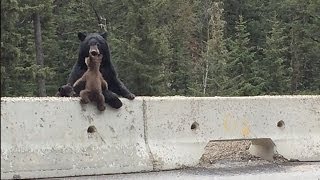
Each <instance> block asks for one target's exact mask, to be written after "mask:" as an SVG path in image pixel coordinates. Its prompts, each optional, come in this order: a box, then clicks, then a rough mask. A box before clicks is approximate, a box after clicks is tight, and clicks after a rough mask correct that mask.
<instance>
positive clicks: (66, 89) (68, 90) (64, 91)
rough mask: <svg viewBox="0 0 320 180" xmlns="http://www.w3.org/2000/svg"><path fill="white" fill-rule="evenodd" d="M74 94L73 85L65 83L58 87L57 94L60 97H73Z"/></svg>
mask: <svg viewBox="0 0 320 180" xmlns="http://www.w3.org/2000/svg"><path fill="white" fill-rule="evenodd" d="M73 95H74V91H73V87H72V86H71V85H69V84H66V85H63V86H61V87H60V88H59V89H58V93H57V96H59V97H72V96H73Z"/></svg>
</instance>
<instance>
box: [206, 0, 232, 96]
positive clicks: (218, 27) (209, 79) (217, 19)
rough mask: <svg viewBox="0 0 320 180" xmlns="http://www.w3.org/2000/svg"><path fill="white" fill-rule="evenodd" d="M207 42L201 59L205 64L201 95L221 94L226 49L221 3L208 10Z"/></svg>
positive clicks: (224, 80)
mask: <svg viewBox="0 0 320 180" xmlns="http://www.w3.org/2000/svg"><path fill="white" fill-rule="evenodd" d="M208 13H209V17H210V18H209V22H208V29H207V30H208V32H207V35H208V40H207V48H206V51H205V52H204V55H203V58H204V62H205V74H204V79H203V94H204V95H206V94H208V95H211V96H214V95H221V94H223V89H224V85H225V82H226V78H227V77H226V69H225V65H226V59H227V49H226V44H225V39H224V25H225V21H224V20H223V3H222V2H214V3H213V4H212V7H211V8H210V9H208Z"/></svg>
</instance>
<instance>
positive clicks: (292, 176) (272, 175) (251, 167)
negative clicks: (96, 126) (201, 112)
mask: <svg viewBox="0 0 320 180" xmlns="http://www.w3.org/2000/svg"><path fill="white" fill-rule="evenodd" d="M51 179H52V178H51ZM69 179H70V180H76V179H77V180H78V179H79V180H85V179H86V180H87V179H88V180H91V179H92V180H104V179H108V180H109V179H114V180H127V179H138V180H148V179H151V180H158V179H164V180H166V179H181V180H189V179H200V180H206V179H211V180H212V179H213V180H251V179H252V180H270V179H271V180H278V179H279V180H296V179H297V180H298V179H299V180H320V162H307V163H306V162H304V163H302V162H288V163H284V164H248V163H230V162H228V163H222V164H219V165H213V166H212V167H207V168H203V167H199V168H189V169H188V168H187V169H181V170H171V171H159V172H146V173H130V174H114V175H97V176H79V177H66V178H54V180H69Z"/></svg>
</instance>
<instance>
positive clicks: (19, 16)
mask: <svg viewBox="0 0 320 180" xmlns="http://www.w3.org/2000/svg"><path fill="white" fill-rule="evenodd" d="M90 3H91V4H90ZM92 6H93V7H94V8H95V9H96V10H97V12H98V15H99V16H101V17H100V20H101V22H100V23H101V24H98V19H97V17H96V14H95V12H94V10H93V8H92ZM83 31H84V32H101V31H107V32H108V42H109V45H110V48H111V55H112V61H113V63H114V65H115V67H116V69H117V72H118V74H119V76H120V79H122V80H123V82H124V83H125V84H126V85H127V87H128V88H129V89H130V90H131V91H132V92H133V93H135V94H136V95H185V96H242V95H265V94H270V95H275V94H320V1H319V0H281V1H277V0H193V1H190V0H140V1H134V0H110V1H104V0H93V1H84V0H73V1H67V0H42V1H36V0H1V96H46V95H47V96H52V95H54V93H55V92H56V91H57V88H58V87H59V86H61V85H63V84H65V83H66V80H67V77H68V74H69V73H70V70H71V68H72V66H73V64H74V62H75V61H76V60H77V56H78V54H77V49H78V45H79V40H78V38H77V33H78V32H83Z"/></svg>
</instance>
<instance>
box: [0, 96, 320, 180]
mask: <svg viewBox="0 0 320 180" xmlns="http://www.w3.org/2000/svg"><path fill="white" fill-rule="evenodd" d="M122 101H123V103H124V106H123V107H122V108H121V109H120V110H114V109H111V108H107V110H106V111H105V112H103V113H100V112H98V110H97V109H96V107H95V106H92V105H90V104H89V105H86V106H85V107H81V105H80V104H79V99H78V98H1V140H2V142H1V178H5V179H9V178H13V177H21V178H38V177H61V176H75V175H92V174H110V173H129V172H141V171H152V170H166V169H176V168H180V167H184V166H195V165H197V164H198V162H199V159H200V157H201V155H202V154H203V152H204V147H205V145H206V144H207V143H208V141H209V140H232V139H255V140H256V142H257V143H256V145H257V146H258V145H260V146H261V144H262V146H263V144H265V143H261V142H260V141H259V140H257V139H267V140H269V139H271V140H272V141H273V143H274V144H275V146H276V150H277V151H278V153H279V154H281V155H283V156H284V157H285V158H288V159H298V160H308V161H314V160H320V153H319V152H320V96H262V97H232V98H231V97H212V98H192V97H190V98H186V97H138V98H136V99H135V100H134V101H129V100H126V99H122ZM258 142H260V143H258ZM253 149H254V148H253ZM256 149H259V148H256Z"/></svg>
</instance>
